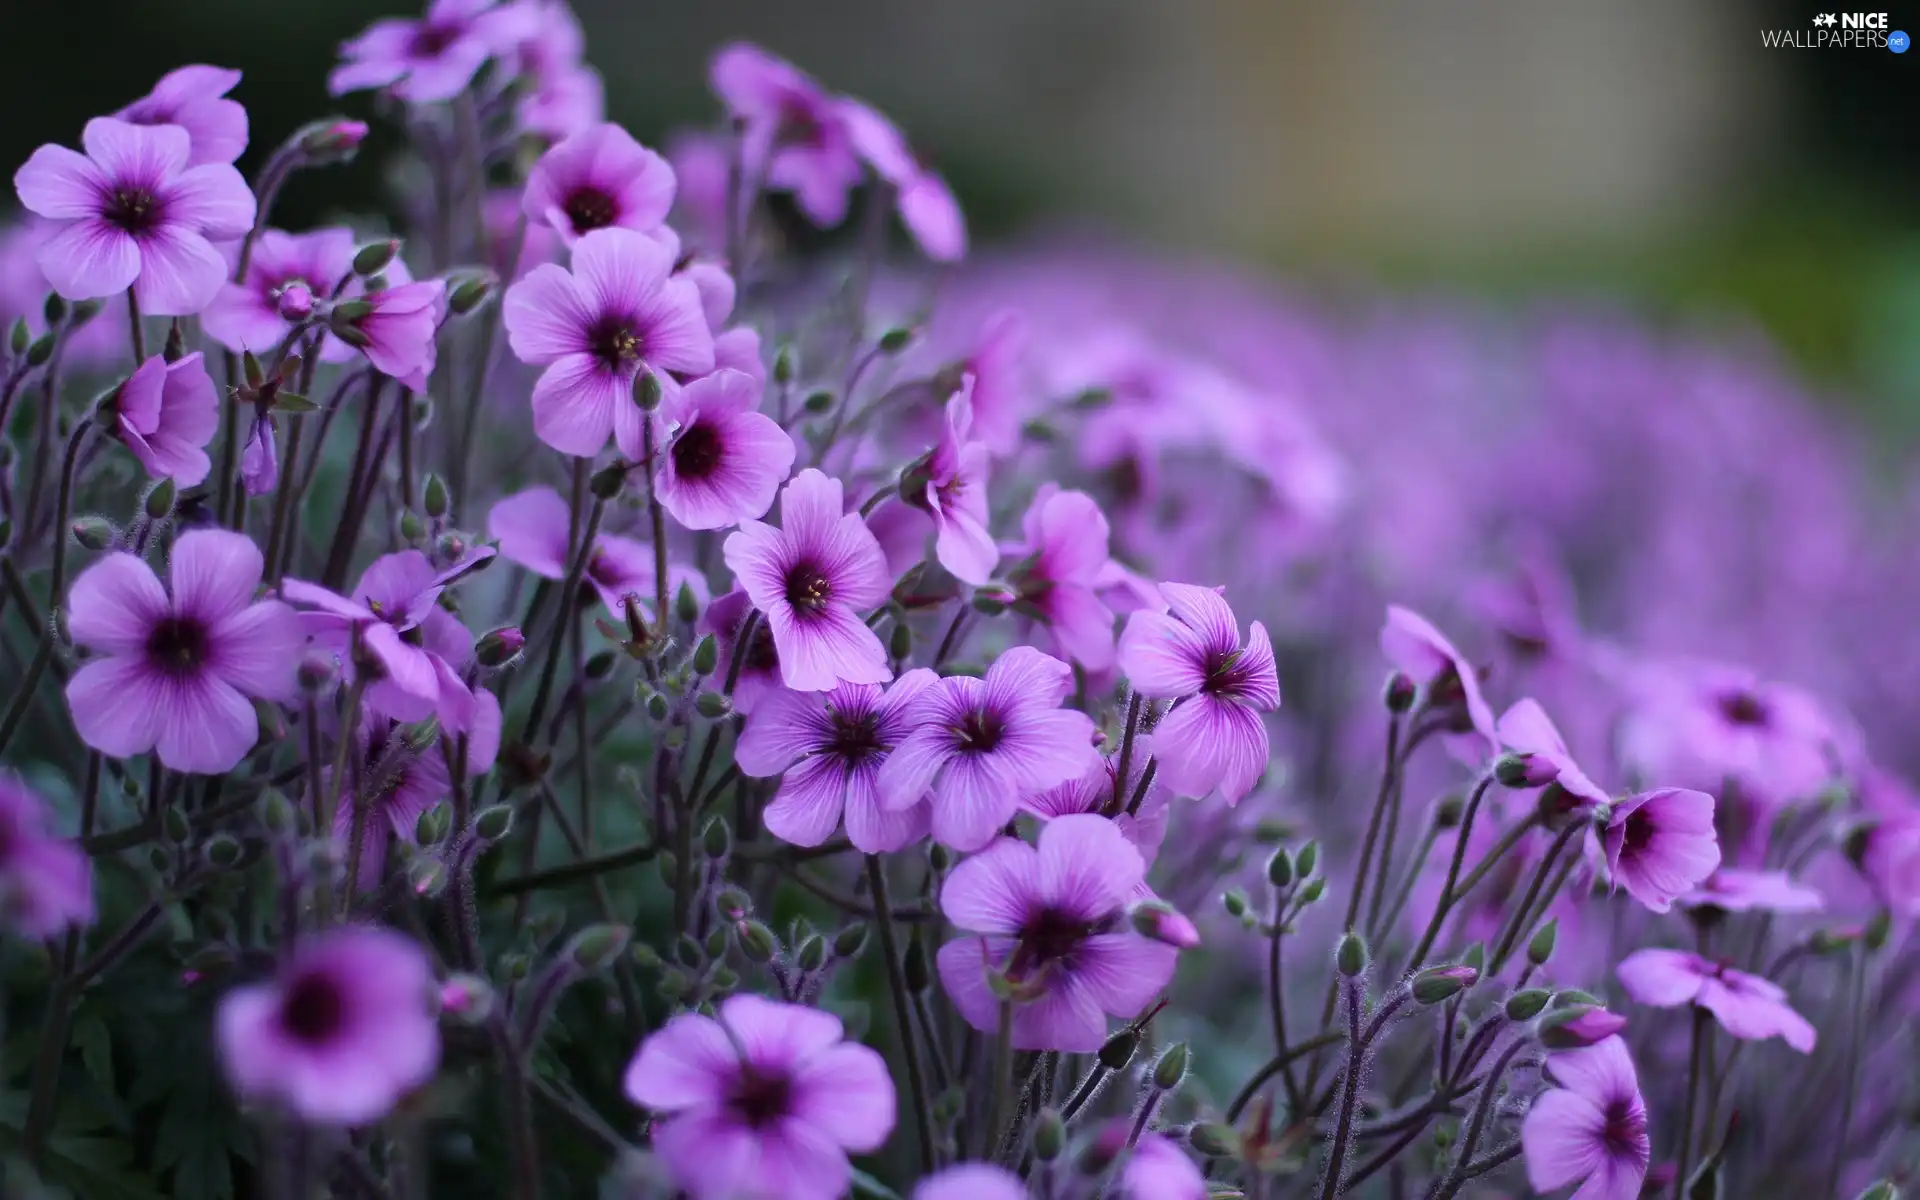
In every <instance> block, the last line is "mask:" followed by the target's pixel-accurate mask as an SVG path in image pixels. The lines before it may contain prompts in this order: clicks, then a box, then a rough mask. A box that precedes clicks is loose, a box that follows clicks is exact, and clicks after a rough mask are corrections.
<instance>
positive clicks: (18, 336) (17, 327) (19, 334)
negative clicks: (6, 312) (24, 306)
mask: <svg viewBox="0 0 1920 1200" xmlns="http://www.w3.org/2000/svg"><path fill="white" fill-rule="evenodd" d="M48 299H52V295H51V294H49V296H48ZM31 345H33V332H32V331H31V330H29V329H28V328H27V319H26V318H25V317H15V318H14V319H13V327H12V328H10V329H8V330H7V353H9V354H11V355H13V357H15V358H19V357H20V356H21V355H22V354H25V353H26V352H27V347H28V346H31Z"/></svg>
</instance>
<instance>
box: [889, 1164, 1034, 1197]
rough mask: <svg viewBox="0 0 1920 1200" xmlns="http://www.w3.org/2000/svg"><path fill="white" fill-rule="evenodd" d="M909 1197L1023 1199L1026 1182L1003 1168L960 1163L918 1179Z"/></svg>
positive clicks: (1025, 1195) (1025, 1192)
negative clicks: (917, 1183) (911, 1195)
mask: <svg viewBox="0 0 1920 1200" xmlns="http://www.w3.org/2000/svg"><path fill="white" fill-rule="evenodd" d="M913 1200H1027V1185H1026V1184H1025V1183H1022V1182H1021V1180H1020V1177H1019V1176H1018V1175H1015V1174H1014V1173H1013V1172H1012V1171H1009V1170H1007V1169H1006V1168H1005V1167H996V1166H994V1165H993V1164H992V1163H961V1164H960V1165H959V1166H957V1167H948V1168H947V1169H946V1170H944V1171H942V1172H940V1173H939V1174H938V1175H931V1176H928V1177H927V1178H926V1179H924V1180H921V1182H920V1183H919V1185H918V1186H916V1187H915V1188H914V1189H913Z"/></svg>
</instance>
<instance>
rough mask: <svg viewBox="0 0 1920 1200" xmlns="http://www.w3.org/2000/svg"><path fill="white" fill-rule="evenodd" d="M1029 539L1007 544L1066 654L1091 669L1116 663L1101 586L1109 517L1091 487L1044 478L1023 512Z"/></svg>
mask: <svg viewBox="0 0 1920 1200" xmlns="http://www.w3.org/2000/svg"><path fill="white" fill-rule="evenodd" d="M1020 528H1021V532H1022V533H1023V534H1024V536H1025V541H1023V542H1021V543H1018V544H1015V545H1012V546H1007V547H1003V551H1004V553H1005V555H1006V556H1007V557H1009V558H1012V559H1015V560H1016V561H1018V562H1019V563H1020V564H1021V566H1020V567H1019V568H1017V569H1016V570H1015V572H1014V579H1013V582H1014V586H1015V587H1016V588H1017V589H1018V593H1019V598H1020V600H1021V602H1022V603H1023V604H1024V605H1026V606H1027V607H1029V608H1030V609H1031V610H1032V611H1033V612H1035V613H1037V614H1038V616H1039V619H1040V620H1041V621H1042V622H1043V623H1044V624H1045V625H1046V627H1047V629H1048V631H1049V632H1050V633H1051V634H1052V635H1053V642H1054V645H1055V647H1057V648H1058V650H1059V652H1060V654H1061V655H1062V656H1063V657H1066V658H1070V659H1072V660H1073V661H1075V662H1077V663H1079V664H1080V665H1081V666H1083V667H1085V668H1086V669H1087V670H1089V671H1104V670H1106V669H1107V668H1109V667H1111V666H1112V665H1113V661H1114V658H1113V612H1112V610H1110V609H1109V608H1108V607H1107V606H1106V604H1105V603H1103V602H1102V601H1101V599H1100V595H1099V592H1098V590H1097V589H1098V587H1099V586H1100V582H1101V574H1102V570H1103V569H1104V568H1105V567H1106V565H1107V533H1108V531H1107V518H1106V514H1104V513H1102V512H1101V511H1100V506H1099V505H1098V504H1096V503H1094V500H1093V497H1091V496H1089V495H1087V494H1086V493H1085V492H1070V491H1062V490H1061V489H1060V487H1059V485H1057V484H1053V483H1043V484H1041V485H1040V489H1039V491H1037V492H1035V493H1034V497H1033V503H1032V504H1030V505H1028V506H1027V513H1026V516H1025V517H1023V518H1021V522H1020Z"/></svg>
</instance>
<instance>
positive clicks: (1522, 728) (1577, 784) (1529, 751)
mask: <svg viewBox="0 0 1920 1200" xmlns="http://www.w3.org/2000/svg"><path fill="white" fill-rule="evenodd" d="M1498 732H1499V735H1500V741H1501V743H1503V744H1504V745H1505V746H1506V747H1507V749H1509V750H1511V751H1513V752H1514V753H1515V754H1518V755H1521V756H1523V758H1524V759H1525V761H1526V767H1527V775H1526V780H1525V782H1524V785H1523V786H1526V787H1545V786H1547V785H1548V784H1558V785H1559V786H1560V788H1561V789H1562V790H1563V791H1565V792H1566V793H1567V794H1568V795H1570V796H1572V797H1574V798H1575V800H1576V801H1577V802H1578V804H1577V807H1579V808H1580V809H1582V810H1584V811H1593V810H1597V809H1599V808H1602V807H1605V806H1606V805H1608V804H1610V803H1612V797H1610V796H1608V795H1607V793H1606V790H1605V789H1603V788H1602V787H1600V785H1598V784H1596V783H1595V782H1594V781H1593V780H1591V779H1589V778H1588V777H1587V773H1586V772H1585V771H1582V770H1581V769H1580V764H1579V763H1576V762H1574V761H1573V753H1572V751H1570V750H1568V749H1567V743H1566V741H1565V740H1564V739H1563V738H1561V736H1560V731H1559V730H1558V729H1556V728H1554V724H1553V721H1552V719H1551V718H1549V717H1548V716H1547V710H1546V709H1544V708H1541V707H1540V702H1539V701H1538V700H1535V699H1534V698H1533V697H1531V696H1528V697H1526V698H1524V699H1522V700H1518V701H1515V702H1514V705H1513V707H1512V708H1509V709H1508V710H1507V711H1506V712H1505V713H1502V714H1501V716H1500V724H1499V726H1498Z"/></svg>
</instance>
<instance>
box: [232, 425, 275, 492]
mask: <svg viewBox="0 0 1920 1200" xmlns="http://www.w3.org/2000/svg"><path fill="white" fill-rule="evenodd" d="M279 485H280V454H279V451H278V450H277V449H275V447H274V436H273V415H272V414H271V413H262V414H260V415H258V416H256V417H254V419H253V423H252V425H251V426H249V427H248V429H247V444H246V445H245V446H243V447H242V448H241V450H240V486H241V487H243V488H245V489H246V492H247V495H249V496H264V495H266V494H267V493H268V492H271V491H272V490H273V489H274V488H276V487H278V486H279Z"/></svg>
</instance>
